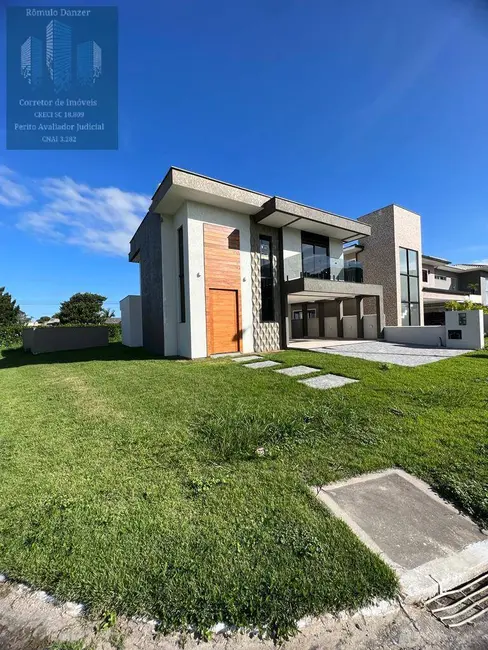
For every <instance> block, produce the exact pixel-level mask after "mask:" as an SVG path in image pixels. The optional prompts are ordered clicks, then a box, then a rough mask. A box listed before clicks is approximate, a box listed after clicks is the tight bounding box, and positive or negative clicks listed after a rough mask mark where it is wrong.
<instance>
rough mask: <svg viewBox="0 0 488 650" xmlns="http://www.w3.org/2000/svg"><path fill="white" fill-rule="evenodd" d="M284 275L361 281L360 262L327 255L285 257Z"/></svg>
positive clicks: (292, 277)
mask: <svg viewBox="0 0 488 650" xmlns="http://www.w3.org/2000/svg"><path fill="white" fill-rule="evenodd" d="M285 277H286V278H287V279H289V280H292V279H294V278H316V279H317V280H334V281H336V282H363V267H362V264H360V263H359V262H355V261H346V260H344V259H343V258H341V257H338V258H335V257H329V256H328V255H310V256H306V257H303V258H302V256H301V255H296V256H295V255H294V256H292V257H291V258H290V257H289V258H287V259H285Z"/></svg>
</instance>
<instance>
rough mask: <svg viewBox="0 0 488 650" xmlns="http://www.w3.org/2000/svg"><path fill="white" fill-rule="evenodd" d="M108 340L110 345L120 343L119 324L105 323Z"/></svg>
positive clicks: (120, 327) (120, 328) (120, 331)
mask: <svg viewBox="0 0 488 650" xmlns="http://www.w3.org/2000/svg"><path fill="white" fill-rule="evenodd" d="M106 325H107V327H108V340H109V341H110V342H111V343H120V341H122V326H121V324H120V323H107V324H106Z"/></svg>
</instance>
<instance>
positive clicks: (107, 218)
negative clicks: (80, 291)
mask: <svg viewBox="0 0 488 650" xmlns="http://www.w3.org/2000/svg"><path fill="white" fill-rule="evenodd" d="M36 188H37V190H38V191H39V193H40V197H39V198H40V201H39V202H40V204H41V207H40V208H39V209H37V210H30V211H27V212H24V213H23V214H22V215H21V216H20V220H19V224H18V225H19V227H20V228H22V229H23V230H25V231H31V232H34V233H35V234H37V235H38V236H40V237H42V238H49V239H52V240H55V241H58V242H60V243H66V244H70V245H73V246H79V247H82V248H85V249H89V250H92V251H96V252H100V253H107V254H113V255H126V254H127V252H128V250H129V241H130V239H131V238H132V236H133V234H134V233H135V231H136V229H137V227H138V226H139V224H140V222H141V219H142V218H143V217H144V215H145V214H146V212H147V208H148V206H149V204H150V201H151V199H150V197H149V196H145V195H144V194H137V193H134V192H125V191H123V190H121V189H119V188H117V187H91V186H89V185H85V184H80V183H77V182H76V181H74V180H73V179H71V178H69V177H67V176H65V177H63V178H45V179H42V180H41V181H38V182H37V184H36Z"/></svg>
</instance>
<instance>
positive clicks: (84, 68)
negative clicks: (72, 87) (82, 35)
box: [76, 41, 102, 86]
mask: <svg viewBox="0 0 488 650" xmlns="http://www.w3.org/2000/svg"><path fill="white" fill-rule="evenodd" d="M76 63H77V67H76V76H77V79H78V83H79V84H80V85H82V86H91V85H93V84H94V83H95V81H96V80H97V79H98V77H100V76H101V74H102V48H101V47H100V46H99V45H98V44H97V43H96V42H95V41H86V42H85V43H79V44H78V47H77V56H76Z"/></svg>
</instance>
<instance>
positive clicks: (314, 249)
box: [302, 231, 330, 280]
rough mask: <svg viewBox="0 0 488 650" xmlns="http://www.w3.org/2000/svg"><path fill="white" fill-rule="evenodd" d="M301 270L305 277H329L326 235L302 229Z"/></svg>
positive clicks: (323, 278)
mask: <svg viewBox="0 0 488 650" xmlns="http://www.w3.org/2000/svg"><path fill="white" fill-rule="evenodd" d="M302 271H303V276H304V277H305V278H319V279H320V280H329V279H330V259H329V238H328V237H323V236H322V235H316V234H315V233H312V232H304V231H302Z"/></svg>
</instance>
